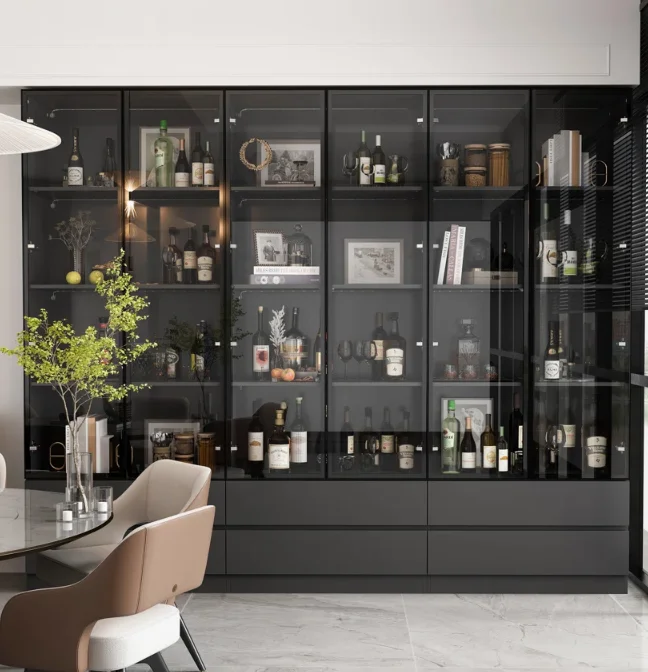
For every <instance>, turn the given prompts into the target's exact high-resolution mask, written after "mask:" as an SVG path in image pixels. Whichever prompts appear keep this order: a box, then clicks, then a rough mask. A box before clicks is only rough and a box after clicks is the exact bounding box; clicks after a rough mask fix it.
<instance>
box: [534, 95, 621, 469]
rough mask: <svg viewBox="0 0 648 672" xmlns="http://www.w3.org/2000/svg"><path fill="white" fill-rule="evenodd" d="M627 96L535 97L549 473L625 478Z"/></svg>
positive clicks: (538, 433) (537, 343)
mask: <svg viewBox="0 0 648 672" xmlns="http://www.w3.org/2000/svg"><path fill="white" fill-rule="evenodd" d="M627 117H628V101H627V99H626V95H625V92H617V91H614V90H596V91H595V92H594V91H587V90H578V91H569V92H565V91H559V90H546V91H544V90H543V91H537V92H534V100H533V119H534V127H533V142H532V144H533V153H534V156H533V160H534V162H535V165H536V166H537V168H538V173H539V174H538V178H537V184H536V186H535V188H534V198H533V200H532V206H533V207H532V217H533V236H534V243H533V249H534V256H535V257H536V258H535V264H534V269H533V285H534V293H533V312H532V314H533V318H534V319H533V334H532V342H533V352H532V355H533V381H534V395H535V396H534V409H535V417H534V433H533V441H534V443H533V448H534V453H533V455H532V456H531V457H532V460H531V462H532V464H530V469H532V471H533V473H535V474H537V475H538V476H540V477H541V478H584V479H588V478H603V479H605V478H610V477H625V476H626V474H627V467H626V447H627V445H628V435H627V432H628V428H629V417H628V412H629V388H628V380H629V376H628V374H629V352H630V343H629V336H630V329H629V312H628V309H629V304H630V281H631V278H630V267H631V265H630V255H631V246H630V242H631V241H630V229H631V210H632V203H631V197H632V187H631V179H632V164H631V161H632V150H631V131H630V128H629V125H628V124H627Z"/></svg>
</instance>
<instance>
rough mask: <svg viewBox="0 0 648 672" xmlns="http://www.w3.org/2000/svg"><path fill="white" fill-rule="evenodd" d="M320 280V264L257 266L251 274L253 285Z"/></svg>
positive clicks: (312, 282) (313, 282)
mask: <svg viewBox="0 0 648 672" xmlns="http://www.w3.org/2000/svg"><path fill="white" fill-rule="evenodd" d="M319 280H320V269H319V266H255V267H254V274H253V275H251V276H250V284H252V285H294V284H299V285H309V284H313V285H315V284H318V283H319Z"/></svg>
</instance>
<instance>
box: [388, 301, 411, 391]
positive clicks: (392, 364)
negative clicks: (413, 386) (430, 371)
mask: <svg viewBox="0 0 648 672" xmlns="http://www.w3.org/2000/svg"><path fill="white" fill-rule="evenodd" d="M387 317H388V319H389V321H390V322H391V332H390V334H389V336H388V337H387V340H386V341H385V379H386V380H388V381H389V382H394V381H398V380H405V375H406V373H405V372H406V368H405V364H406V350H407V348H406V341H405V339H404V338H403V337H402V336H401V335H400V334H399V332H398V313H389V315H388V316H387Z"/></svg>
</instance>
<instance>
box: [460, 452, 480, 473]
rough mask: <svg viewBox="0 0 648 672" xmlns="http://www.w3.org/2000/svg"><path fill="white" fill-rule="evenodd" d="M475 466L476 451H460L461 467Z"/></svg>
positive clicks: (470, 467)
mask: <svg viewBox="0 0 648 672" xmlns="http://www.w3.org/2000/svg"><path fill="white" fill-rule="evenodd" d="M476 466H477V454H476V453H461V468H462V469H475V468H476Z"/></svg>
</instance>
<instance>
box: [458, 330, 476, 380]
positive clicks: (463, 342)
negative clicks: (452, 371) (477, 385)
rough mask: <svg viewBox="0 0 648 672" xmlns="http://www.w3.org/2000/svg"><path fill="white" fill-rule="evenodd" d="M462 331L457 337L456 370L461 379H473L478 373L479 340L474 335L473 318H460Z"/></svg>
mask: <svg viewBox="0 0 648 672" xmlns="http://www.w3.org/2000/svg"><path fill="white" fill-rule="evenodd" d="M459 323H460V325H461V329H462V333H461V334H460V336H459V338H458V339H457V371H458V373H459V378H461V379H462V380H474V379H475V378H477V376H478V375H479V362H480V359H481V341H480V340H479V338H478V337H477V336H476V335H475V332H474V331H473V329H474V328H475V320H471V319H468V318H463V319H461V320H460V322H459Z"/></svg>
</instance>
